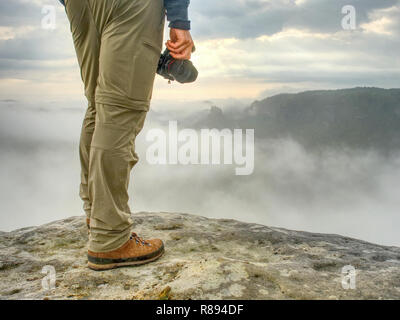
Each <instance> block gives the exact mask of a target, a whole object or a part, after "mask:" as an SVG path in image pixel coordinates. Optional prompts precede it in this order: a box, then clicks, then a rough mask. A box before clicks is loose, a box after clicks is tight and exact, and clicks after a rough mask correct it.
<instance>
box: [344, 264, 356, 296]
mask: <svg viewBox="0 0 400 320" xmlns="http://www.w3.org/2000/svg"><path fill="white" fill-rule="evenodd" d="M342 288H343V289H344V290H349V289H351V290H354V289H355V288H356V268H354V267H353V266H351V265H347V266H344V267H343V268H342Z"/></svg>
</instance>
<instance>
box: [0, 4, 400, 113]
mask: <svg viewBox="0 0 400 320" xmlns="http://www.w3.org/2000/svg"><path fill="white" fill-rule="evenodd" d="M43 5H54V6H55V7H56V9H57V11H56V12H57V16H56V17H57V20H56V23H57V25H56V29H55V30H44V29H42V28H41V19H42V17H43V14H42V7H43ZM345 5H353V6H354V7H355V9H356V18H357V20H356V29H355V30H344V29H343V28H342V23H341V21H342V18H343V17H344V14H342V7H343V6H345ZM189 15H190V19H191V20H192V34H193V38H194V40H195V42H196V47H197V52H196V53H195V54H194V56H193V60H194V62H195V64H196V66H197V67H198V69H199V71H200V78H199V80H198V81H197V82H196V83H195V84H190V85H185V86H181V85H178V84H172V85H168V84H167V82H166V81H164V80H163V79H161V78H158V79H157V80H156V87H155V90H154V96H153V97H154V99H153V101H154V102H155V103H156V104H157V103H158V104H160V101H164V100H169V102H171V101H178V100H179V101H181V102H182V101H188V100H212V99H228V98H234V99H248V100H253V99H259V98H263V97H266V96H269V95H272V94H275V93H280V92H297V91H302V90H310V89H319V88H324V89H325V88H328V89H334V88H344V87H354V86H379V87H385V88H390V87H399V81H398V80H399V76H400V58H399V51H400V36H399V35H400V1H399V0H230V1H226V0H192V3H191V6H190V12H189ZM5 99H7V100H8V99H14V100H18V101H25V102H29V103H36V104H41V103H49V102H53V103H60V104H64V105H65V104H66V103H70V104H71V107H73V104H74V102H75V101H84V100H83V94H82V84H81V81H80V75H79V70H78V66H77V63H76V59H75V52H74V48H73V45H72V41H71V35H70V32H69V26H68V21H67V19H66V16H65V12H64V10H63V7H62V6H61V5H60V4H59V3H58V1H57V0H1V1H0V100H5Z"/></svg>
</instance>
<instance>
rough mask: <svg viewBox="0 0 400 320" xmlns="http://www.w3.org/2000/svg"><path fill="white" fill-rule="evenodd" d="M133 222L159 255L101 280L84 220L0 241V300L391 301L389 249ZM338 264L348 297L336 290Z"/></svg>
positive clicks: (311, 237) (398, 255)
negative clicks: (347, 271) (351, 278)
mask: <svg viewBox="0 0 400 320" xmlns="http://www.w3.org/2000/svg"><path fill="white" fill-rule="evenodd" d="M134 221H135V227H134V231H135V232H137V233H138V234H139V235H140V236H143V237H144V238H154V237H158V238H161V239H163V240H164V242H165V246H166V252H165V254H164V256H163V257H162V258H161V259H159V260H157V261H156V262H153V263H150V264H147V265H143V266H137V267H131V268H121V269H115V270H109V271H103V272H95V271H91V270H89V269H88V268H87V267H86V263H87V260H86V250H87V248H86V243H87V230H86V225H85V218H84V217H72V218H68V219H65V220H61V221H56V222H53V223H49V224H46V225H43V226H40V227H31V228H24V229H20V230H16V231H12V232H2V233H0V299H400V248H398V247H385V246H380V245H375V244H371V243H368V242H364V241H360V240H355V239H351V238H348V237H343V236H338V235H330V234H316V233H308V232H300V231H291V230H286V229H280V228H271V227H266V226H263V225H258V224H250V223H244V222H239V221H235V220H226V219H208V218H204V217H200V216H195V215H189V214H178V213H165V212H160V213H147V212H141V213H136V214H134ZM346 265H351V266H353V267H354V268H355V270H356V274H355V289H348V290H345V289H343V286H342V278H343V277H344V276H345V275H344V274H342V268H343V267H344V266H346ZM45 266H52V267H54V270H55V272H56V274H55V280H56V281H55V288H52V286H51V281H49V279H50V278H51V273H47V274H46V273H42V270H43V267H45ZM50 268H51V267H50ZM46 270H49V269H48V267H47V269H46V268H45V269H44V271H46ZM42 282H43V283H42ZM43 284H44V286H43ZM46 284H47V286H46Z"/></svg>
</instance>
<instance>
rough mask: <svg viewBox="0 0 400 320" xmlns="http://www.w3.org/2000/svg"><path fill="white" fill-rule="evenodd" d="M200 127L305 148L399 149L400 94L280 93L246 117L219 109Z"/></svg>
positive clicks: (359, 91) (246, 112)
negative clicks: (242, 131)
mask: <svg viewBox="0 0 400 320" xmlns="http://www.w3.org/2000/svg"><path fill="white" fill-rule="evenodd" d="M192 125H194V126H195V127H197V128H219V129H222V128H255V132H256V137H257V138H259V139H260V138H261V139H265V138H266V139H276V138H279V139H282V138H283V139H286V138H291V139H293V140H294V141H296V142H299V143H300V144H301V145H303V146H304V147H306V148H312V149H314V148H326V147H349V148H352V149H370V148H372V149H377V150H380V151H384V152H391V151H393V150H398V149H400V130H399V129H400V89H379V88H354V89H342V90H323V91H306V92H302V93H297V94H279V95H275V96H272V97H269V98H267V99H264V100H261V101H255V102H253V103H252V104H251V105H250V106H249V107H248V108H246V109H245V110H243V111H242V112H239V113H238V112H235V113H234V112H227V113H224V112H222V110H221V109H220V108H218V107H216V106H214V107H212V108H211V109H210V111H209V113H208V114H206V115H202V117H201V118H200V119H197V120H196V121H194V122H193V123H192Z"/></svg>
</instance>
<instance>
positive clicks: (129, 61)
mask: <svg viewBox="0 0 400 320" xmlns="http://www.w3.org/2000/svg"><path fill="white" fill-rule="evenodd" d="M65 5H66V12H67V16H68V19H69V21H70V25H71V33H72V38H73V41H74V46H75V50H76V54H77V57H78V62H79V66H80V70H81V76H82V80H83V83H84V88H85V96H86V97H87V100H88V108H87V111H86V115H85V117H84V121H83V125H82V132H81V138H80V147H79V151H80V152H79V154H80V162H81V185H80V192H79V194H80V197H81V198H82V200H83V202H84V210H85V213H86V215H87V217H88V218H89V219H90V228H91V232H90V236H89V250H91V251H94V252H107V251H112V250H115V249H117V248H119V247H121V246H122V245H123V244H124V243H125V242H126V241H128V240H129V237H130V234H131V228H132V225H133V221H132V218H131V211H130V208H129V206H128V199H129V196H128V185H129V178H130V172H131V169H132V168H133V166H134V165H135V164H136V163H137V162H138V156H137V154H136V152H135V138H136V136H137V135H138V133H139V132H140V131H141V129H142V128H143V124H144V121H145V118H146V114H147V111H148V110H149V105H150V99H151V96H152V90H153V83H154V78H155V73H156V69H157V63H158V60H159V58H160V53H161V49H162V42H163V30H164V20H165V9H164V2H163V0H66V1H65Z"/></svg>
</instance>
